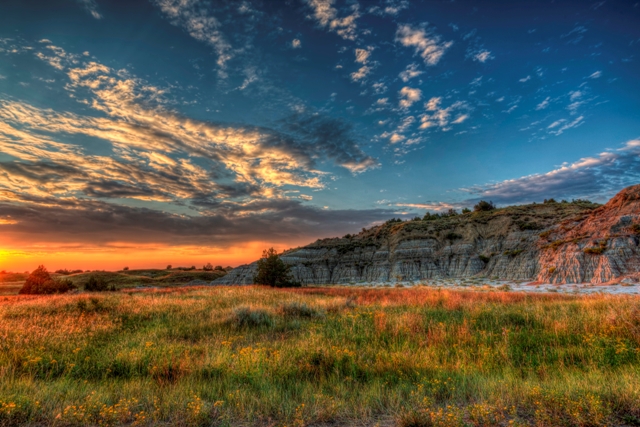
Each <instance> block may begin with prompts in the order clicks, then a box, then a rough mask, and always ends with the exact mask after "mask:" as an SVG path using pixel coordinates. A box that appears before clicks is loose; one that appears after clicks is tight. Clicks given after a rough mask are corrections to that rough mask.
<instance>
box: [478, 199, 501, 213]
mask: <svg viewBox="0 0 640 427" xmlns="http://www.w3.org/2000/svg"><path fill="white" fill-rule="evenodd" d="M495 208H496V205H494V204H493V202H485V201H484V200H480V201H479V202H478V203H477V204H476V205H475V206H474V207H473V210H474V212H484V211H492V210H494V209H495Z"/></svg>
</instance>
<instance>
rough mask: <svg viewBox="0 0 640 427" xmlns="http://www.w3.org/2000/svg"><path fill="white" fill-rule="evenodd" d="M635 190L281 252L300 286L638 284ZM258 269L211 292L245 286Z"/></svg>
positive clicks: (390, 226) (392, 227) (381, 230)
mask: <svg viewBox="0 0 640 427" xmlns="http://www.w3.org/2000/svg"><path fill="white" fill-rule="evenodd" d="M639 238H640V185H636V186H632V187H628V188H626V189H624V190H622V191H621V192H620V193H619V194H618V195H616V196H615V197H614V198H613V199H611V200H610V201H609V202H608V203H607V204H606V205H602V206H600V205H597V204H594V203H590V202H587V201H581V200H578V201H574V202H555V201H551V202H548V203H543V204H531V205H522V206H510V207H506V208H501V209H495V210H492V211H488V212H471V213H466V214H459V215H455V216H446V217H438V218H435V219H423V220H412V221H399V220H391V221H387V222H386V223H384V224H382V225H379V226H376V227H373V228H371V229H368V230H363V231H362V232H361V233H359V234H357V235H353V236H350V235H347V236H345V237H343V238H334V239H322V240H318V241H316V242H314V243H312V244H310V245H308V246H305V247H303V248H297V249H293V250H289V251H287V252H285V253H284V254H283V255H282V256H281V257H282V259H283V260H284V261H285V262H286V263H288V264H290V265H291V266H292V273H293V276H294V277H295V279H297V280H299V281H300V282H302V283H304V284H309V285H310V284H316V285H320V284H337V283H342V284H359V283H384V282H390V283H393V282H398V281H423V280H427V281H428V280H429V279H436V278H437V279H440V278H463V277H472V276H480V277H489V278H499V279H505V280H536V281H540V282H544V283H558V284H559V283H584V282H590V283H594V284H595V283H606V282H611V281H621V280H625V281H631V282H635V281H639V280H640V249H639V246H638V245H639ZM256 267H257V266H256V263H255V262H254V263H252V264H248V265H243V266H240V267H237V268H235V269H234V270H232V271H231V272H230V273H229V274H227V275H226V276H224V277H222V278H220V279H218V280H216V281H215V282H214V283H216V284H249V283H252V281H253V276H254V274H255V271H256Z"/></svg>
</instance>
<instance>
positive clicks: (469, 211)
mask: <svg viewBox="0 0 640 427" xmlns="http://www.w3.org/2000/svg"><path fill="white" fill-rule="evenodd" d="M462 213H463V214H468V213H471V209H469V208H462Z"/></svg>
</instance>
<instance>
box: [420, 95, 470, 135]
mask: <svg viewBox="0 0 640 427" xmlns="http://www.w3.org/2000/svg"><path fill="white" fill-rule="evenodd" d="M441 103H442V98H441V97H433V98H431V99H429V101H427V103H426V104H425V109H426V110H427V111H429V112H430V113H429V114H423V115H422V116H420V122H421V123H420V129H429V128H432V127H438V128H440V129H441V130H449V129H450V128H449V127H448V126H449V125H454V124H460V123H463V122H464V121H466V120H467V119H468V118H469V114H468V113H463V112H462V111H470V110H471V107H469V105H468V104H467V103H466V102H463V101H456V102H454V103H453V104H451V105H450V106H448V107H447V108H442V107H441ZM454 113H457V116H456V118H455V119H453V120H452V119H451V118H452V116H453V115H454Z"/></svg>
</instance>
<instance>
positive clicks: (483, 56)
mask: <svg viewBox="0 0 640 427" xmlns="http://www.w3.org/2000/svg"><path fill="white" fill-rule="evenodd" d="M489 59H493V56H492V55H491V52H489V51H488V50H481V51H480V52H478V53H476V54H475V55H474V56H473V60H474V61H478V62H482V63H484V62H487V61H488V60H489Z"/></svg>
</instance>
